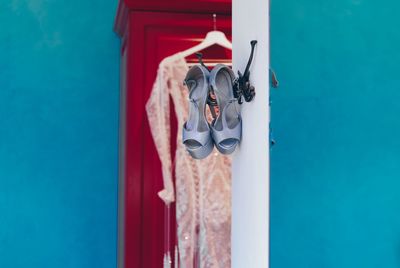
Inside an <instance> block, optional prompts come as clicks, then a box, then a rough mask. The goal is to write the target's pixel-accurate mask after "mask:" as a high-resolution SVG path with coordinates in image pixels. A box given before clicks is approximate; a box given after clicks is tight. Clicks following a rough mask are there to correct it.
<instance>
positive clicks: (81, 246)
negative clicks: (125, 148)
mask: <svg viewBox="0 0 400 268" xmlns="http://www.w3.org/2000/svg"><path fill="white" fill-rule="evenodd" d="M116 5H117V1H116V0H115V1H109V0H99V1H94V2H93V1H78V0H68V1H60V0H59V1H55V0H10V1H5V0H3V1H0V267H2V268H19V267H21V268H22V267H41V268H45V267H52V268H54V267H57V268H64V267H71V268H72V267H73V268H79V267H82V268H83V267H85V268H87V267H96V268H99V267H107V268H109V267H116V233H117V176H118V175H117V172H118V158H117V157H118V109H119V108H118V102H119V85H118V83H119V41H118V38H117V37H116V35H115V34H114V33H113V31H112V26H113V19H114V15H115V9H116Z"/></svg>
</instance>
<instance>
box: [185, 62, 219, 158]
mask: <svg viewBox="0 0 400 268" xmlns="http://www.w3.org/2000/svg"><path fill="white" fill-rule="evenodd" d="M209 75H210V72H209V71H208V70H207V68H205V67H203V66H201V65H195V66H193V67H192V68H190V70H189V72H188V73H187V75H186V78H185V84H186V86H187V87H188V88H189V92H190V93H189V101H190V102H189V117H188V120H187V121H186V122H185V124H184V125H183V133H182V141H183V144H184V145H185V147H186V150H187V151H188V152H189V154H190V155H191V156H192V157H193V158H195V159H203V158H205V157H207V156H208V155H209V154H210V153H211V152H212V150H213V147H214V144H213V141H212V138H211V130H210V126H209V124H208V121H207V119H206V115H205V111H206V104H207V97H208V89H209V84H208V78H209Z"/></svg>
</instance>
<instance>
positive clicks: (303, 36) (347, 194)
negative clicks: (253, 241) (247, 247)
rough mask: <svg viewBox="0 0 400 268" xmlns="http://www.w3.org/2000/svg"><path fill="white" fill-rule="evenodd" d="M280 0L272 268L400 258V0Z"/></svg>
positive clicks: (391, 266)
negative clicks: (278, 85) (278, 86)
mask: <svg viewBox="0 0 400 268" xmlns="http://www.w3.org/2000/svg"><path fill="white" fill-rule="evenodd" d="M271 9H272V10H271V42H272V44H271V60H272V66H273V67H274V69H275V71H276V73H277V75H278V78H279V79H280V82H281V88H280V89H278V90H272V101H273V103H272V121H273V122H272V125H273V130H274V136H275V139H276V140H277V144H276V145H275V147H274V148H273V150H272V154H271V268H292V267H296V268H355V267H357V268H358V267H360V268H361V267H362V268H376V267H384V268H398V267H400V78H399V71H400V69H399V63H400V52H399V48H400V32H399V21H400V20H399V14H398V10H399V9H400V2H399V1H394V0H386V1H366V0H335V1H332V0H323V1H314V0H273V1H272V5H271Z"/></svg>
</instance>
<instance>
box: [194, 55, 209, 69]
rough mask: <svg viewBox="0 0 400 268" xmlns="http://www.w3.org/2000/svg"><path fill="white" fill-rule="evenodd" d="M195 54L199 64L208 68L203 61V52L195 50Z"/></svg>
mask: <svg viewBox="0 0 400 268" xmlns="http://www.w3.org/2000/svg"><path fill="white" fill-rule="evenodd" d="M195 55H196V57H197V59H198V60H199V63H200V64H201V66H203V67H204V68H206V69H208V68H207V66H206V65H205V64H204V62H203V53H200V52H196V53H195Z"/></svg>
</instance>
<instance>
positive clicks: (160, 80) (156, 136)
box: [146, 63, 175, 205]
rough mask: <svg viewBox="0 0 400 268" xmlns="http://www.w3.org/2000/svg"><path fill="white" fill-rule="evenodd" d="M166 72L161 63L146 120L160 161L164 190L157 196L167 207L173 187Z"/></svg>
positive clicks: (149, 101)
mask: <svg viewBox="0 0 400 268" xmlns="http://www.w3.org/2000/svg"><path fill="white" fill-rule="evenodd" d="M169 99H170V97H169V87H168V75H167V70H166V68H165V67H164V65H163V64H162V63H161V64H160V66H159V68H158V71H157V78H156V81H155V82H154V85H153V89H152V91H151V94H150V98H149V100H148V101H147V103H146V112H147V118H148V120H149V124H150V130H151V134H152V136H153V140H154V143H155V146H156V149H157V152H158V155H159V157H160V160H161V167H162V175H163V183H164V189H163V190H162V191H160V192H159V193H158V196H159V197H160V198H161V199H162V200H163V201H164V202H165V204H166V205H169V204H170V203H171V202H174V200H175V197H174V185H173V182H172V157H171V148H170V147H171V146H170V138H171V134H170V133H171V131H170V130H171V126H170V114H169V113H170V106H169V105H170V104H169Z"/></svg>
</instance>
